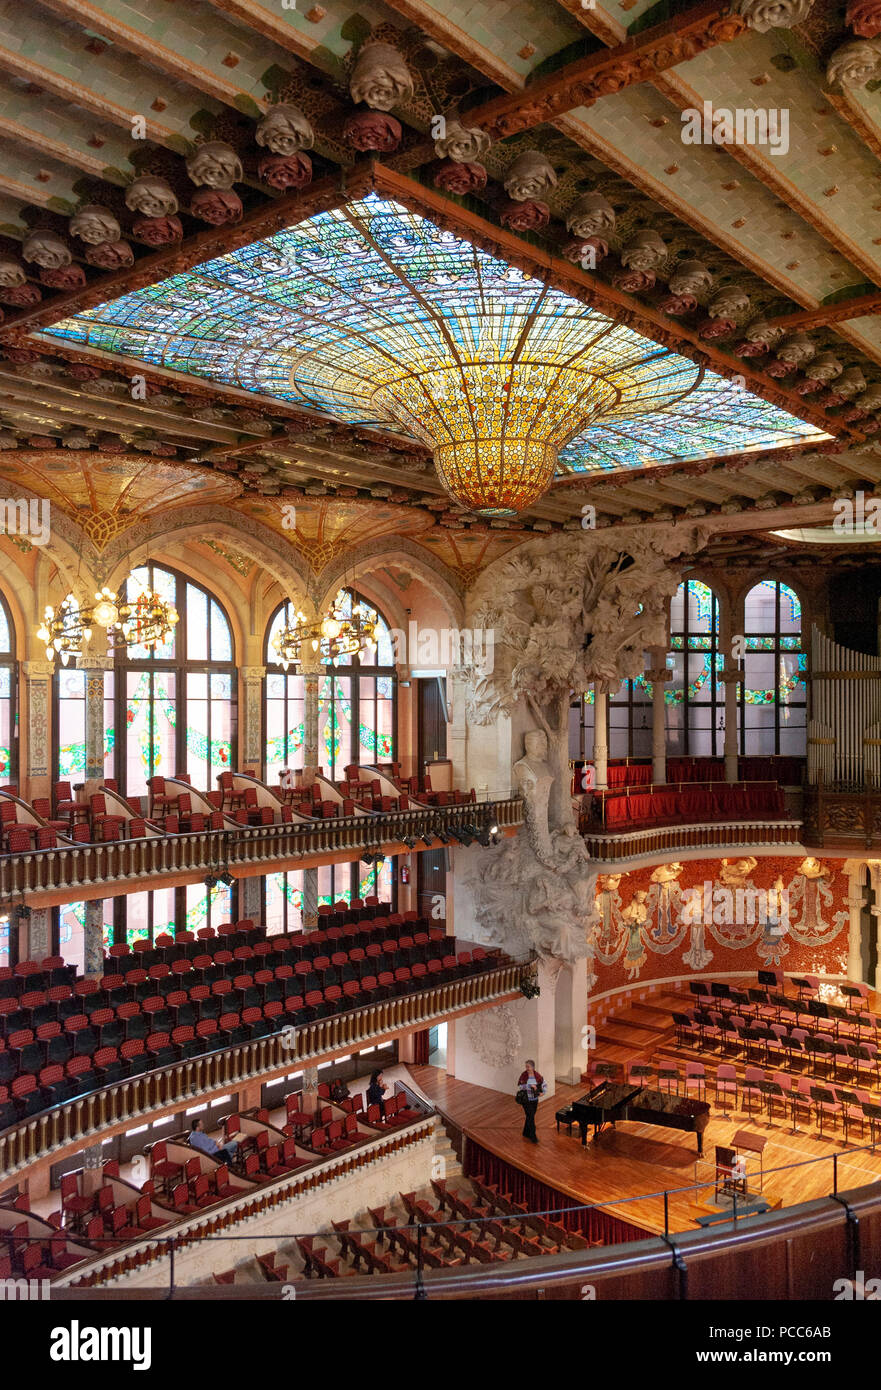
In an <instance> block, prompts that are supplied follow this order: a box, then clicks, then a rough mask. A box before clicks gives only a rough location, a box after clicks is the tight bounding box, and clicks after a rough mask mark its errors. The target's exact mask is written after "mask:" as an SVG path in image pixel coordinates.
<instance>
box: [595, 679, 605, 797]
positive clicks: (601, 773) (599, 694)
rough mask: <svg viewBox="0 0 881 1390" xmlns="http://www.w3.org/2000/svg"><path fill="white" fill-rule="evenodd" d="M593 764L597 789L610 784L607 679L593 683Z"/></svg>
mask: <svg viewBox="0 0 881 1390" xmlns="http://www.w3.org/2000/svg"><path fill="white" fill-rule="evenodd" d="M593 766H594V776H595V782H594V785H595V786H596V789H597V791H605V789H606V787H608V785H609V688H608V685H607V683H606V682H605V681H594V683H593Z"/></svg>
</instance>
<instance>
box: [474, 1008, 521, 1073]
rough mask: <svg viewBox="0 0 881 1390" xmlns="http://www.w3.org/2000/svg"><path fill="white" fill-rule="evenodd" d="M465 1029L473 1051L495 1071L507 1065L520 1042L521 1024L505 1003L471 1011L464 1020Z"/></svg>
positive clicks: (518, 1049) (514, 1054)
mask: <svg viewBox="0 0 881 1390" xmlns="http://www.w3.org/2000/svg"><path fill="white" fill-rule="evenodd" d="M465 1033H466V1036H467V1038H468V1043H469V1046H470V1047H471V1050H472V1052H473V1053H474V1055H475V1056H476V1057H478V1058H479V1059H480V1061H481V1062H483V1063H484V1065H485V1066H487V1067H492V1068H493V1070H494V1071H500V1070H501V1069H502V1067H506V1066H508V1065H509V1064H510V1063H511V1062H512V1061H513V1060H514V1058H515V1057H516V1056H517V1054H518V1052H519V1051H520V1048H521V1046H522V1043H523V1035H522V1033H521V1032H520V1025H519V1023H518V1022H517V1018H516V1016H515V1014H514V1012H513V1011H512V1009H511V1008H510V1006H509V1005H508V1004H500V1005H499V1007H498V1008H497V1009H485V1010H484V1011H483V1012H482V1013H479V1014H472V1015H471V1017H470V1018H469V1019H468V1020H467V1022H466V1024H465Z"/></svg>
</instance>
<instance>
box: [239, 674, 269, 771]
mask: <svg viewBox="0 0 881 1390" xmlns="http://www.w3.org/2000/svg"><path fill="white" fill-rule="evenodd" d="M241 671H242V698H243V703H242V713H241V720H240V728H241V737H240V739H239V750H240V751H239V763H240V766H241V767H253V768H254V770H255V771H256V773H257V775H258V777H259V775H260V772H261V770H262V767H263V740H262V737H261V734H262V732H263V719H262V708H261V706H262V704H263V700H262V695H263V677H264V676H265V675H266V667H265V666H243V667H242V668H241Z"/></svg>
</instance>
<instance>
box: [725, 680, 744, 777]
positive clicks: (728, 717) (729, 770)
mask: <svg viewBox="0 0 881 1390" xmlns="http://www.w3.org/2000/svg"><path fill="white" fill-rule="evenodd" d="M722 680H723V682H724V684H725V781H726V782H736V781H737V687H738V685H739V684H740V682H741V681H742V680H743V671H742V669H741V667H740V666H726V667H725V669H724V670H723V672H722Z"/></svg>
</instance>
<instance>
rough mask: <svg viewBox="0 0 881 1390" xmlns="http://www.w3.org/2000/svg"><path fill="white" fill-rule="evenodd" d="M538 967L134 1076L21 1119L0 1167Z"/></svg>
mask: <svg viewBox="0 0 881 1390" xmlns="http://www.w3.org/2000/svg"><path fill="white" fill-rule="evenodd" d="M530 969H531V964H530V963H529V962H523V961H520V962H509V963H507V964H504V965H497V966H495V967H494V968H492V969H489V970H484V971H480V972H475V973H474V974H472V975H466V976H464V977H463V978H462V979H459V980H451V981H449V982H448V983H446V984H442V985H436V986H435V987H434V988H433V989H425V990H419V991H418V992H413V993H410V994H404V995H401V996H399V997H398V998H393V999H383V1000H377V1002H376V1003H374V1004H369V1005H367V1006H365V1007H364V1008H361V1009H352V1010H351V1011H350V1012H348V1013H342V1014H333V1015H331V1016H330V1017H329V1018H321V1019H316V1020H315V1021H314V1022H312V1023H304V1024H300V1025H298V1026H297V1027H294V1026H293V1025H289V1026H284V1025H283V1026H282V1027H281V1028H280V1029H279V1031H278V1032H276V1033H272V1034H270V1035H269V1036H268V1037H265V1038H257V1039H254V1040H253V1041H252V1042H247V1043H240V1044H238V1045H237V1046H235V1047H227V1048H223V1049H220V1050H218V1051H216V1052H208V1053H204V1054H202V1055H201V1056H198V1057H191V1058H189V1059H188V1060H186V1061H182V1062H175V1063H173V1064H172V1065H171V1066H167V1067H159V1068H157V1069H156V1070H155V1071H150V1072H143V1073H141V1074H139V1075H137V1076H132V1077H128V1078H126V1079H124V1080H122V1081H119V1082H116V1083H115V1084H114V1085H112V1086H105V1087H103V1088H102V1089H101V1090H98V1091H92V1092H90V1093H88V1094H87V1095H83V1096H77V1097H75V1098H74V1099H72V1100H68V1101H65V1102H64V1104H63V1105H57V1106H53V1107H52V1109H50V1110H44V1111H42V1112H40V1113H39V1114H36V1115H30V1116H28V1117H27V1118H25V1119H22V1120H19V1121H18V1123H17V1124H15V1125H12V1126H11V1127H10V1128H9V1129H7V1130H5V1131H4V1132H3V1133H2V1134H0V1173H2V1174H3V1176H4V1178H9V1177H11V1176H12V1175H13V1174H14V1173H17V1172H20V1171H21V1170H22V1169H23V1168H26V1167H27V1166H28V1165H29V1164H31V1163H33V1162H34V1161H35V1160H37V1159H40V1158H45V1157H46V1156H47V1155H49V1154H52V1153H55V1152H57V1151H58V1150H60V1149H63V1148H65V1147H67V1146H73V1145H75V1144H82V1143H83V1142H85V1141H88V1142H93V1141H94V1137H95V1136H96V1135H99V1134H100V1133H102V1131H104V1130H108V1129H111V1128H113V1127H118V1126H120V1125H122V1124H124V1123H125V1122H126V1121H130V1120H135V1119H139V1120H142V1119H143V1118H144V1116H146V1115H148V1114H150V1113H151V1112H154V1111H164V1110H167V1109H168V1108H169V1107H171V1106H174V1105H176V1104H178V1103H181V1102H185V1101H188V1100H189V1101H191V1100H192V1098H193V1097H194V1096H200V1097H202V1096H204V1097H210V1095H211V1094H212V1093H213V1092H224V1091H229V1090H230V1088H232V1087H235V1086H237V1085H240V1084H242V1083H244V1082H246V1081H249V1080H254V1079H255V1078H258V1077H259V1078H261V1079H262V1080H265V1081H270V1080H272V1079H273V1078H275V1077H278V1076H283V1075H285V1074H286V1073H288V1072H291V1071H296V1070H297V1069H298V1068H301V1067H303V1066H306V1065H309V1066H312V1065H315V1064H316V1062H317V1061H318V1060H319V1059H320V1058H329V1057H332V1056H334V1055H336V1054H338V1053H347V1052H352V1051H354V1050H356V1049H357V1048H360V1047H363V1046H365V1045H368V1044H369V1045H374V1044H377V1043H380V1042H382V1041H383V1040H389V1039H391V1038H394V1037H396V1036H398V1035H399V1034H401V1033H406V1032H408V1031H410V1030H412V1029H416V1028H420V1029H421V1028H428V1027H431V1026H432V1025H433V1024H434V1023H437V1022H441V1021H443V1020H445V1019H448V1018H455V1017H457V1016H460V1015H464V1014H468V1013H472V1012H474V1010H476V1009H479V1008H481V1007H483V1006H484V1005H486V1004H495V1003H500V1002H501V1001H502V1000H504V999H506V998H508V997H510V996H513V995H515V994H516V993H517V991H518V990H519V988H520V983H521V980H522V979H523V978H524V975H525V974H526V972H528V971H529V970H530Z"/></svg>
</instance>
